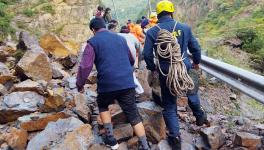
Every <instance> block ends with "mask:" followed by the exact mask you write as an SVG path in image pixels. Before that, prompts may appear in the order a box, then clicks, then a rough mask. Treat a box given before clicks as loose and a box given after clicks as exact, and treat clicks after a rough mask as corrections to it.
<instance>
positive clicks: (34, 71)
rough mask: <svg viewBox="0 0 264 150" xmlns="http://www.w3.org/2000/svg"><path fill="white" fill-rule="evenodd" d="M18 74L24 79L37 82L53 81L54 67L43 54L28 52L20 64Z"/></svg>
mask: <svg viewBox="0 0 264 150" xmlns="http://www.w3.org/2000/svg"><path fill="white" fill-rule="evenodd" d="M16 72H17V74H18V75H19V76H21V77H22V78H26V77H28V78H31V79H33V80H35V81H37V80H45V81H50V80H51V79H52V67H51V65H50V61H49V58H48V56H47V55H46V54H45V53H43V52H32V51H27V52H26V53H25V54H24V56H23V57H22V58H21V59H20V61H19V62H18V64H17V68H16Z"/></svg>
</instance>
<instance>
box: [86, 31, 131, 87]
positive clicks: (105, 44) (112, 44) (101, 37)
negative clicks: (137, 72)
mask: <svg viewBox="0 0 264 150" xmlns="http://www.w3.org/2000/svg"><path fill="white" fill-rule="evenodd" d="M88 42H89V43H90V44H91V45H92V46H93V47H94V49H95V65H96V68H97V71H98V92H111V91H115V90H122V89H127V88H133V87H135V84H134V82H133V70H132V67H131V65H130V62H129V56H128V51H129V49H128V46H127V43H126V40H125V39H124V38H123V37H121V36H119V35H117V34H116V33H113V32H110V31H107V30H105V31H101V32H98V33H97V34H96V35H95V36H94V37H93V38H91V39H90V40H89V41H88Z"/></svg>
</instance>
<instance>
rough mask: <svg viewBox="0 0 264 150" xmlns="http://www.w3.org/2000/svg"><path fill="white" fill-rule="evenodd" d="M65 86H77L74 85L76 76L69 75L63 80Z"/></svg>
mask: <svg viewBox="0 0 264 150" xmlns="http://www.w3.org/2000/svg"><path fill="white" fill-rule="evenodd" d="M64 82H65V84H66V87H68V88H70V89H75V88H77V86H76V77H69V78H66V79H65V80H64Z"/></svg>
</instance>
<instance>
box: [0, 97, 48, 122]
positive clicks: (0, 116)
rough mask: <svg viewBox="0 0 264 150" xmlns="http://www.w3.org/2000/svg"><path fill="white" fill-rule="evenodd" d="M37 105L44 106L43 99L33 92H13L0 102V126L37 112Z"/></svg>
mask: <svg viewBox="0 0 264 150" xmlns="http://www.w3.org/2000/svg"><path fill="white" fill-rule="evenodd" d="M39 104H44V97H43V96H41V95H39V94H37V93H35V92H14V93H11V94H9V95H6V96H5V97H4V100H3V101H1V102H0V124H3V123H7V122H11V121H15V120H16V119H17V118H18V117H20V116H23V115H26V114H30V113H32V112H35V111H38V110H39V108H38V105H39Z"/></svg>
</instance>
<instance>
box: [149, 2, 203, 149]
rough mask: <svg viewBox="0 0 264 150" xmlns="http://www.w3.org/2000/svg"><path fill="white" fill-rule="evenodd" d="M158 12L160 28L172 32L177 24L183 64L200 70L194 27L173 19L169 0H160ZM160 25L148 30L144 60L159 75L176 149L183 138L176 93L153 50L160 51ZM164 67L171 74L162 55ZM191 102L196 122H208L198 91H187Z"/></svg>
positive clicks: (199, 54) (153, 72) (155, 75)
mask: <svg viewBox="0 0 264 150" xmlns="http://www.w3.org/2000/svg"><path fill="white" fill-rule="evenodd" d="M156 9H157V10H156V11H157V14H158V24H157V25H158V26H159V27H160V28H161V29H166V30H168V31H169V32H173V30H174V26H175V24H176V23H177V25H176V30H174V32H173V35H174V36H176V37H177V39H178V43H179V44H180V47H181V53H182V55H183V58H185V59H184V64H185V66H186V68H187V70H188V71H189V70H190V69H191V68H193V69H197V70H198V69H199V63H200V61H201V48H200V45H199V43H198V41H197V40H196V38H195V37H194V36H193V33H192V30H191V28H190V27H189V26H188V25H186V24H182V23H179V22H176V20H174V19H173V13H174V4H173V3H172V2H170V1H168V0H162V1H160V2H159V3H158V4H157V6H156ZM159 30H160V29H159V28H158V27H157V26H154V27H152V28H151V29H149V30H148V31H147V33H146V40H145V46H144V59H145V61H146V64H147V68H148V69H149V70H150V71H151V72H152V76H153V77H156V78H159V81H160V87H161V96H162V107H163V117H164V120H165V123H166V126H167V128H168V130H169V134H168V142H169V144H170V146H171V148H172V149H173V150H180V149H181V138H180V132H179V131H180V128H179V121H178V116H177V103H176V99H177V97H176V96H173V95H172V94H171V93H170V91H169V88H168V87H167V86H166V79H167V77H166V76H163V75H162V74H161V72H160V71H159V69H158V67H157V66H156V65H155V63H154V57H155V56H154V52H155V51H156V50H157V46H156V45H155V43H156V39H157V34H158V32H159ZM187 49H189V51H190V53H191V54H192V56H193V64H192V63H191V61H190V59H189V57H188V53H187ZM158 59H159V62H160V67H161V70H162V71H163V72H164V73H168V69H169V66H170V60H169V59H168V60H166V59H162V58H159V57H158ZM187 97H188V103H189V106H190V108H191V109H192V111H193V114H194V116H195V117H196V125H198V126H202V125H203V124H205V123H206V122H207V117H206V113H205V111H203V109H202V108H201V105H200V98H199V95H198V91H196V92H195V93H191V94H190V93H187Z"/></svg>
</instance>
